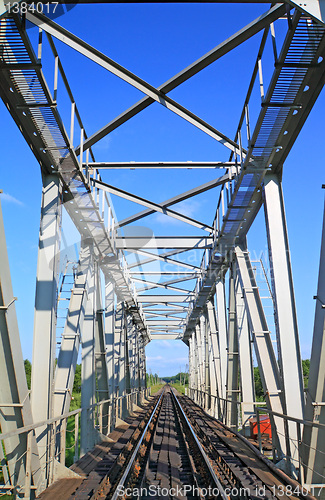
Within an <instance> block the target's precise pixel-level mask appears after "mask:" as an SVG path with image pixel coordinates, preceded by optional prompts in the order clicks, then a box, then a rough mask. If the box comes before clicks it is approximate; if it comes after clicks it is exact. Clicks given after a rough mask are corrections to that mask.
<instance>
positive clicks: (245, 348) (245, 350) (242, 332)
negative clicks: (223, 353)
mask: <svg viewBox="0 0 325 500" xmlns="http://www.w3.org/2000/svg"><path fill="white" fill-rule="evenodd" d="M235 291H236V316H237V331H238V347H239V351H238V352H239V369H240V386H241V395H242V404H241V417H242V427H243V429H244V432H245V435H246V436H247V435H249V434H248V433H250V428H249V425H247V424H248V420H249V418H251V417H254V416H255V408H254V404H253V403H254V401H255V382H254V366H253V356H252V348H251V339H250V332H249V325H248V319H247V312H246V307H245V302H244V296H243V290H242V288H241V285H240V280H239V279H238V277H237V279H236V285H235Z"/></svg>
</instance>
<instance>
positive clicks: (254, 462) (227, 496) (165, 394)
mask: <svg viewBox="0 0 325 500" xmlns="http://www.w3.org/2000/svg"><path fill="white" fill-rule="evenodd" d="M124 439H126V436H125V437H124ZM119 446H120V447H121V446H122V445H121V443H120V444H119ZM117 449H118V447H117ZM114 453H115V455H114ZM103 462H104V463H103V467H104V468H105V467H106V471H105V472H106V473H105V474H102V479H101V482H100V484H92V483H91V481H94V478H92V477H91V474H90V475H89V477H88V478H87V479H85V481H84V485H83V487H82V488H81V489H80V490H79V491H78V490H77V491H76V492H75V494H74V495H73V496H72V497H71V500H72V499H74V500H85V499H88V498H91V499H93V500H96V499H103V498H107V499H112V500H117V499H129V498H132V499H134V498H141V499H149V498H150V499H158V498H166V499H169V498H170V499H184V500H185V499H188V500H192V499H201V500H203V499H214V498H218V499H223V500H233V499H239V498H245V499H247V500H249V499H252V500H257V499H262V500H264V499H275V500H282V499H289V498H290V499H291V500H296V499H299V498H306V499H307V500H310V499H311V498H312V497H311V496H310V495H308V494H307V492H304V491H302V489H301V487H300V486H299V485H298V483H297V484H295V483H294V482H293V481H292V480H290V479H289V478H287V477H286V476H285V475H284V474H280V475H278V474H276V473H275V472H274V471H273V470H271V469H270V468H269V467H268V465H267V464H266V463H265V462H264V461H263V460H262V459H261V457H259V456H258V454H256V453H255V452H254V450H252V449H251V448H250V447H249V446H248V445H247V443H245V441H244V440H241V439H240V438H239V437H238V436H237V435H236V434H234V433H233V432H231V431H230V430H229V429H228V428H226V427H225V426H223V425H222V424H221V423H219V422H218V421H216V420H215V419H213V418H211V417H209V416H208V415H207V414H206V413H205V412H204V411H203V410H202V409H201V408H200V407H199V406H197V405H196V404H195V403H193V401H191V400H190V399H189V398H187V397H185V396H180V395H176V394H175V393H174V392H173V391H172V390H171V388H170V387H168V386H166V387H165V389H164V390H163V391H162V392H161V393H160V394H159V395H158V396H157V397H156V398H155V399H154V400H153V402H152V404H151V407H150V410H149V411H148V414H147V415H146V418H145V419H144V420H142V421H140V423H139V425H138V426H137V427H136V426H134V428H133V429H131V430H129V440H128V441H127V442H126V443H125V444H124V445H123V447H122V449H120V452H119V453H117V452H116V451H115V452H114V449H113V450H112V453H111V456H110V457H109V459H106V461H105V459H104V461H103ZM286 479H287V480H286Z"/></svg>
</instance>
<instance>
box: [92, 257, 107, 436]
mask: <svg viewBox="0 0 325 500" xmlns="http://www.w3.org/2000/svg"><path fill="white" fill-rule="evenodd" d="M96 268H97V269H96V274H95V280H96V283H95V289H96V322H95V367H96V376H97V401H105V400H107V399H109V395H110V392H109V382H108V363H107V351H106V341H105V325H104V311H103V308H102V293H101V276H100V269H99V267H98V266H96ZM108 412H109V405H108V403H104V404H103V405H102V407H101V428H102V430H101V432H102V434H104V435H106V434H108V433H109V429H108Z"/></svg>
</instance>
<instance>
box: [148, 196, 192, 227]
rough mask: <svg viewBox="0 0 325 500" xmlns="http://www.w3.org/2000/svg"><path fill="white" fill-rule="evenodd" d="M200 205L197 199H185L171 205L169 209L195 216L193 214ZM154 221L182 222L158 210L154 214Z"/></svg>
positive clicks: (165, 222)
mask: <svg viewBox="0 0 325 500" xmlns="http://www.w3.org/2000/svg"><path fill="white" fill-rule="evenodd" d="M200 206H201V203H199V202H198V201H194V200H192V201H190V200H185V201H182V202H181V203H177V204H176V205H174V206H171V207H170V209H171V210H174V211H175V212H179V213H180V214H182V215H186V216H187V217H192V218H193V217H194V218H195V214H197V212H198V210H199V209H200ZM155 222H157V223H160V224H168V225H170V224H173V225H175V224H182V222H181V221H179V220H178V219H175V218H174V217H169V216H166V215H164V214H162V213H160V212H159V213H157V214H156V216H155Z"/></svg>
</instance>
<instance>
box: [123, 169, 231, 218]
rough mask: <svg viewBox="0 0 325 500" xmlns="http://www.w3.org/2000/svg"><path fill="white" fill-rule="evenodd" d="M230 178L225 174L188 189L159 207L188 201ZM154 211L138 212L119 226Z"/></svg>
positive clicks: (229, 175) (228, 174)
mask: <svg viewBox="0 0 325 500" xmlns="http://www.w3.org/2000/svg"><path fill="white" fill-rule="evenodd" d="M231 178H232V175H231V174H230V173H227V174H226V175H223V176H222V177H219V178H218V179H215V180H213V181H209V182H205V183H204V184H201V185H200V186H197V187H196V188H194V189H189V190H188V191H185V192H184V193H181V194H178V195H176V196H173V197H172V198H169V199H168V200H165V201H163V202H162V203H159V206H160V207H161V208H166V207H170V206H171V205H175V204H176V203H180V202H181V201H185V200H188V199H189V198H192V197H193V196H196V195H198V194H201V193H204V192H206V191H208V190H209V189H213V188H215V187H217V186H221V185H223V184H224V183H225V182H228V181H229V180H230V179H231ZM154 213H155V210H150V209H147V210H143V211H142V212H138V213H137V214H135V215H131V216H130V217H127V218H126V219H123V220H121V221H120V222H119V226H120V227H123V226H126V225H128V224H131V223H132V222H136V221H137V220H140V219H142V218H143V217H146V216H147V215H151V214H154Z"/></svg>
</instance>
